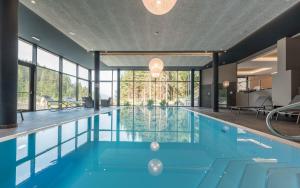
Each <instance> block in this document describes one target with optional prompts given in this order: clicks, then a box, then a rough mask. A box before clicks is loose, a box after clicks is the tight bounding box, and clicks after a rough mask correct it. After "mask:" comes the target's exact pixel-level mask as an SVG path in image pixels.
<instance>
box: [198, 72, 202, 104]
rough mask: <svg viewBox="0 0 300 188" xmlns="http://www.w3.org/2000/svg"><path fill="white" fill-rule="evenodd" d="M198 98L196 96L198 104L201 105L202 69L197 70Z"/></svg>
mask: <svg viewBox="0 0 300 188" xmlns="http://www.w3.org/2000/svg"><path fill="white" fill-rule="evenodd" d="M199 77H200V78H199V88H198V89H199V98H198V103H199V104H198V105H199V107H202V70H200V71H199Z"/></svg>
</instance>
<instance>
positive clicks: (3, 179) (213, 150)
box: [0, 107, 300, 188]
mask: <svg viewBox="0 0 300 188" xmlns="http://www.w3.org/2000/svg"><path fill="white" fill-rule="evenodd" d="M0 151H1V153H0V187H1V188H6V187H15V186H17V187H33V188H39V187H41V188H47V187H55V188H67V187H72V188H93V187H97V188H98V187H101V188H103V187H104V188H106V187H107V188H115V187H123V188H127V187H128V188H135V187H137V188H148V187H149V188H150V187H151V188H152V187H153V188H160V187H163V188H169V187H170V188H177V187H178V188H196V187H203V188H210V187H211V188H214V187H219V188H234V187H243V188H256V187H257V188H260V187H261V188H263V187H267V188H277V187H285V188H293V187H299V184H298V183H299V179H300V178H299V177H300V150H299V149H298V148H295V147H292V146H289V145H285V144H281V143H279V142H276V141H272V140H270V139H267V138H265V137H262V136H258V135H255V134H252V133H249V132H247V131H245V130H243V129H239V128H235V127H232V126H229V125H227V124H225V123H222V122H220V121H216V120H214V119H211V118H209V117H206V116H203V115H198V114H195V113H192V112H189V111H187V110H185V109H183V108H166V109H160V108H154V109H147V108H138V107H135V108H121V109H120V110H115V111H113V112H111V113H107V114H101V115H100V116H99V115H96V116H93V117H89V118H84V119H80V120H78V121H75V122H69V123H65V124H61V125H59V126H55V127H52V128H48V129H45V130H42V131H38V132H36V133H34V134H30V135H22V136H19V137H17V138H16V139H12V140H8V141H5V142H2V143H0Z"/></svg>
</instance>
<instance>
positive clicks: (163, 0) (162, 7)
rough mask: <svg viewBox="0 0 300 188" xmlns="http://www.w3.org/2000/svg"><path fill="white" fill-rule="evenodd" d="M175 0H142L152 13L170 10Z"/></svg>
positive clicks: (160, 13)
mask: <svg viewBox="0 0 300 188" xmlns="http://www.w3.org/2000/svg"><path fill="white" fill-rule="evenodd" d="M176 2H177V0H143V4H144V6H145V8H146V9H147V10H148V11H149V12H151V13H152V14H154V15H164V14H167V13H168V12H170V10H172V8H173V7H174V6H175V4H176Z"/></svg>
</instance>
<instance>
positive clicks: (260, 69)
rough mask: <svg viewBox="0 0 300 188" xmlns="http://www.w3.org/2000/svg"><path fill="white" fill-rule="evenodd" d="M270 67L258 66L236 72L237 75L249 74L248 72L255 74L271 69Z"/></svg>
mask: <svg viewBox="0 0 300 188" xmlns="http://www.w3.org/2000/svg"><path fill="white" fill-rule="evenodd" d="M271 69H272V68H270V67H264V68H259V69H254V70H252V71H238V72H237V74H238V75H250V74H255V73H259V72H263V71H267V70H271Z"/></svg>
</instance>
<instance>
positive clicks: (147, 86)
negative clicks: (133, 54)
mask: <svg viewBox="0 0 300 188" xmlns="http://www.w3.org/2000/svg"><path fill="white" fill-rule="evenodd" d="M190 82H191V74H190V71H165V72H163V73H162V74H161V76H160V77H159V78H158V79H153V78H152V77H151V75H150V73H149V71H121V82H120V84H121V91H120V92H121V98H120V99H121V105H157V106H160V105H161V106H163V105H169V106H177V105H178V106H190V104H191V88H190V86H191V83H190Z"/></svg>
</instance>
